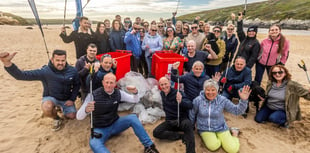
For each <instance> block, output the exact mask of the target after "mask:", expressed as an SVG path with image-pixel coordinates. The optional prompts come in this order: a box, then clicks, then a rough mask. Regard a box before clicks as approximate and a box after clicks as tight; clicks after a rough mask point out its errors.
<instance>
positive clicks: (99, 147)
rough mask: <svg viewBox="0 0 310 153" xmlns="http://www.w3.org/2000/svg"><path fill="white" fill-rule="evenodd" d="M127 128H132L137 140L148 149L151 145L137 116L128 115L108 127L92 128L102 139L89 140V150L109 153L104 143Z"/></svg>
mask: <svg viewBox="0 0 310 153" xmlns="http://www.w3.org/2000/svg"><path fill="white" fill-rule="evenodd" d="M129 127H132V128H133V131H134V132H135V135H136V136H137V137H138V138H139V140H140V142H141V143H142V144H143V145H144V147H149V146H151V145H152V144H153V142H152V140H151V139H150V137H149V136H148V134H147V133H146V131H145V129H144V127H143V125H142V124H141V122H140V121H139V119H138V118H137V116H136V115H135V114H130V115H127V116H122V117H120V118H119V119H117V120H116V121H115V122H114V123H113V124H112V125H110V126H108V127H104V128H94V132H96V133H100V134H102V137H101V138H95V137H94V138H90V141H89V145H90V147H91V149H92V150H93V152H94V153H110V151H109V150H108V149H107V148H106V147H105V145H104V144H105V142H107V140H108V139H109V138H110V137H111V136H113V135H117V134H119V133H121V132H123V131H125V130H126V129H128V128H129Z"/></svg>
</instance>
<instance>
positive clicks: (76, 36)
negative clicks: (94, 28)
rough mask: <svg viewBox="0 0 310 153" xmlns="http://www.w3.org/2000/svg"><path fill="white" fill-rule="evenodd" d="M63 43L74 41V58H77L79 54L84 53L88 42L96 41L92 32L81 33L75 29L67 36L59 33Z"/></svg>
mask: <svg viewBox="0 0 310 153" xmlns="http://www.w3.org/2000/svg"><path fill="white" fill-rule="evenodd" d="M59 36H60V37H61V38H62V40H63V41H64V42H65V43H70V42H72V41H74V45H75V51H76V59H79V58H80V57H81V56H83V55H85V54H86V49H87V46H88V45H89V44H90V43H96V40H95V37H94V33H93V32H91V34H89V33H82V32H78V31H77V30H76V31H72V32H71V33H70V35H69V36H67V35H66V34H63V33H61V34H60V35H59Z"/></svg>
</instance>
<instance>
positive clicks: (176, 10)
mask: <svg viewBox="0 0 310 153" xmlns="http://www.w3.org/2000/svg"><path fill="white" fill-rule="evenodd" d="M179 5H180V0H178V3H177V8H176V9H175V13H177V12H178V9H179Z"/></svg>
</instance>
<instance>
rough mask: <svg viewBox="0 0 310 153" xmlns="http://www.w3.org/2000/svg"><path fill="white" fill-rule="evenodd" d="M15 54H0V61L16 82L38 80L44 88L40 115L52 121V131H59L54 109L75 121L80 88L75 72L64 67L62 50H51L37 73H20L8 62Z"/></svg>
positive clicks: (65, 62)
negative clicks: (49, 57)
mask: <svg viewBox="0 0 310 153" xmlns="http://www.w3.org/2000/svg"><path fill="white" fill-rule="evenodd" d="M15 55H16V52H15V53H12V54H10V53H8V52H2V53H0V60H1V61H2V63H3V64H4V68H5V70H6V71H7V72H8V73H9V74H10V75H12V76H13V77H14V78H15V79H17V80H27V81H33V80H39V81H41V82H42V84H43V99H42V105H41V106H42V107H41V108H42V111H43V114H44V116H47V117H50V118H53V119H54V124H53V126H52V130H53V131H57V130H59V129H60V128H61V125H62V119H61V118H60V117H59V116H58V115H57V111H56V106H60V107H61V109H62V110H63V114H64V115H65V117H67V118H69V119H75V115H76V109H75V105H74V101H75V99H76V97H77V95H78V91H79V88H80V83H79V76H78V73H77V70H76V69H75V68H74V67H72V66H70V65H69V64H67V60H66V57H67V54H66V51H64V50H54V52H53V55H52V58H51V60H50V61H49V63H48V65H46V66H43V67H42V68H40V69H36V70H29V71H21V70H20V69H19V68H18V67H17V66H16V65H15V64H14V63H12V62H11V60H12V59H13V58H14V56H15Z"/></svg>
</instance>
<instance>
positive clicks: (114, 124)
mask: <svg viewBox="0 0 310 153" xmlns="http://www.w3.org/2000/svg"><path fill="white" fill-rule="evenodd" d="M102 85H103V87H100V88H98V89H96V90H95V91H94V92H93V94H92V95H90V94H89V95H88V96H87V97H86V100H85V102H84V103H83V105H82V106H81V108H80V109H79V111H78V113H77V116H76V118H77V119H78V120H83V119H84V118H85V117H86V116H87V114H88V113H90V112H92V114H93V121H92V122H93V127H94V129H93V134H92V135H93V137H91V138H90V141H89V145H90V147H91V149H92V150H93V152H94V153H103V152H105V153H109V152H110V151H109V150H108V148H106V146H105V143H106V142H107V140H108V139H109V138H110V137H111V136H113V135H117V134H119V133H121V132H123V131H124V130H126V129H128V128H129V127H132V128H133V131H134V132H135V135H136V136H137V137H138V138H139V140H140V142H141V143H142V144H143V145H144V147H145V149H144V152H145V153H158V150H157V149H156V147H155V145H154V143H153V142H152V140H151V139H150V137H149V136H148V134H147V133H146V131H145V129H144V128H143V125H142V124H141V122H140V121H139V119H138V117H137V116H136V115H135V114H130V115H127V116H122V117H119V116H118V114H117V108H118V105H119V103H120V102H121V101H127V102H131V103H137V102H139V97H138V95H137V92H138V90H137V89H136V88H135V87H134V88H132V87H130V88H129V87H127V90H128V91H129V92H131V93H133V95H132V94H128V93H126V92H124V91H122V90H119V89H116V88H115V86H116V76H115V75H114V74H113V73H108V74H106V75H105V76H104V78H103V81H102ZM92 97H93V98H92ZM92 99H93V101H92Z"/></svg>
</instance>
